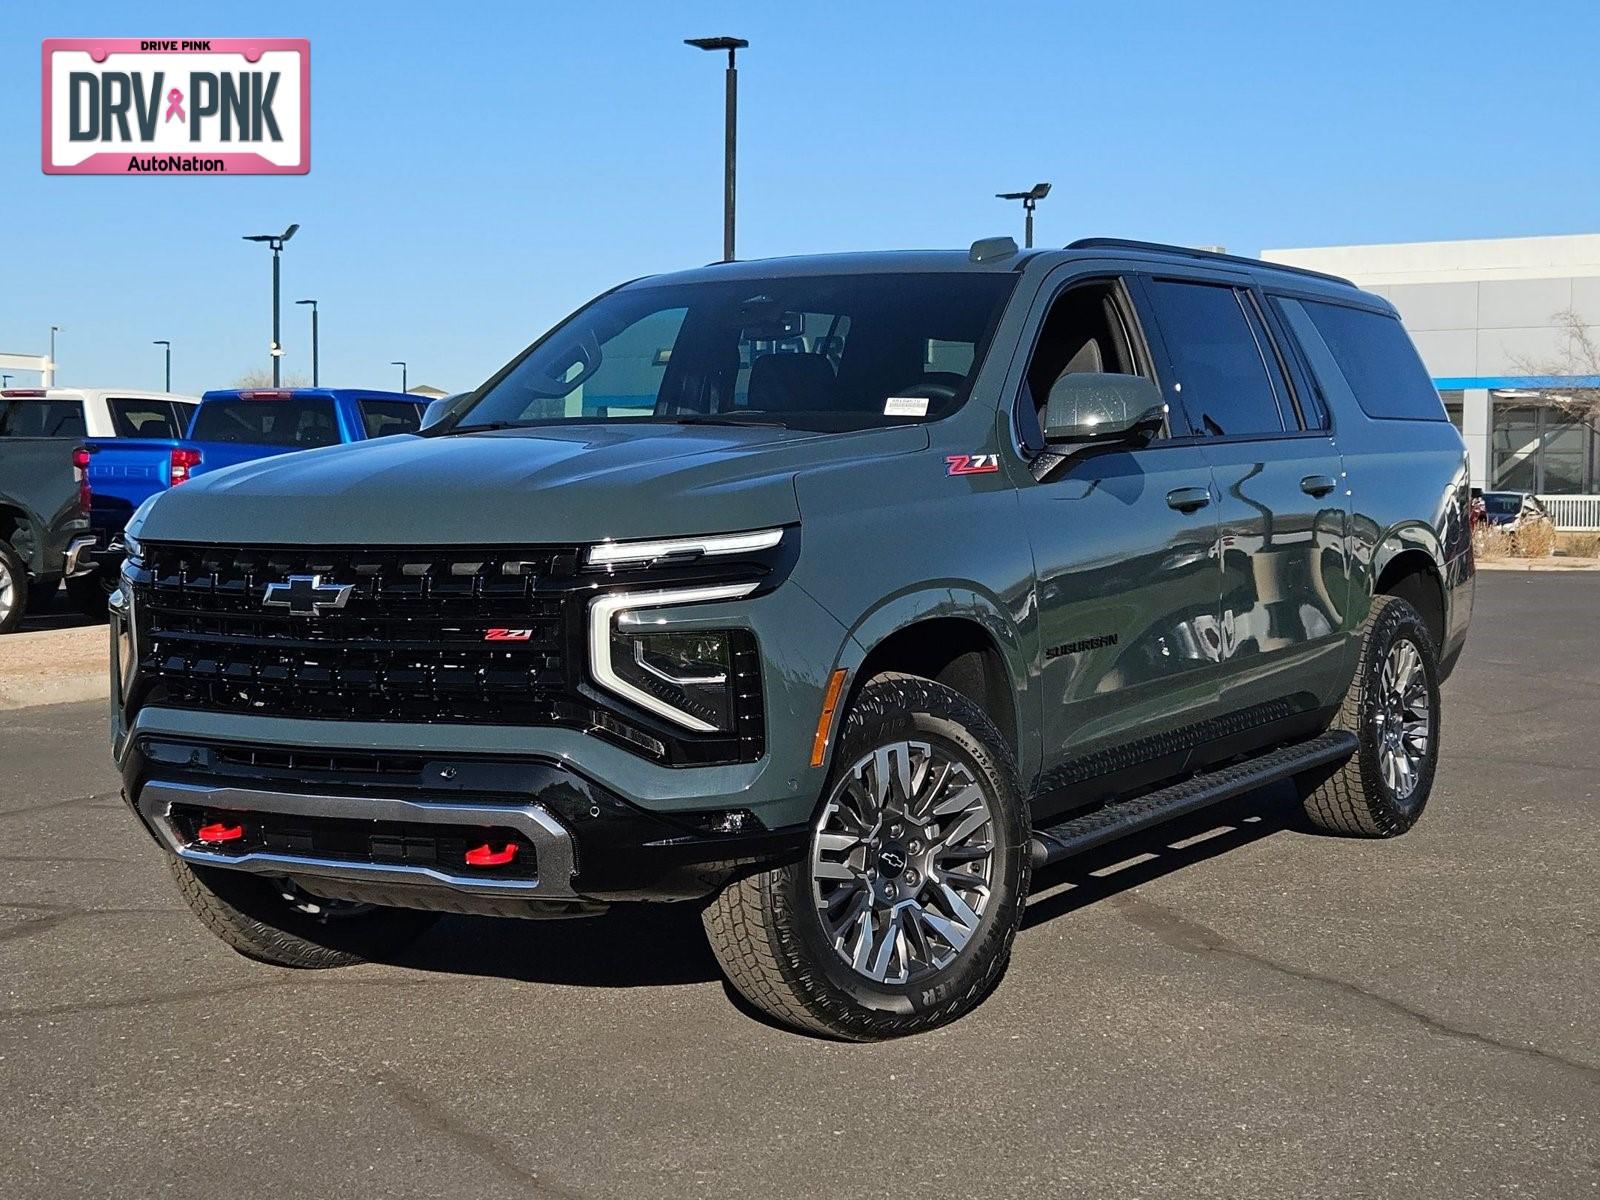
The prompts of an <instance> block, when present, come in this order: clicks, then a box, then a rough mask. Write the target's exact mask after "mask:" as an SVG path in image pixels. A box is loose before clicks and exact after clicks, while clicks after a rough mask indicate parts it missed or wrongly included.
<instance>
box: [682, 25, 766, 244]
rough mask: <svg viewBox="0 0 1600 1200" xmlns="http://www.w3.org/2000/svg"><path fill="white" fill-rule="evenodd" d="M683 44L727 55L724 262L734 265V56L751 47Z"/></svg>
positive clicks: (717, 40)
mask: <svg viewBox="0 0 1600 1200" xmlns="http://www.w3.org/2000/svg"><path fill="white" fill-rule="evenodd" d="M683 41H684V44H685V45H688V46H697V47H699V48H700V49H701V50H726V51H727V52H728V75H727V83H728V98H727V104H726V107H725V112H724V129H723V150H722V173H723V179H722V261H723V262H732V261H733V201H734V193H735V191H736V189H735V186H734V158H735V153H734V151H735V147H736V145H737V144H738V141H739V69H738V67H737V66H735V65H734V61H733V56H734V54H736V53H737V52H738V51H740V50H743V49H744V48H745V47H747V46H748V45H749V44H750V43H749V42H747V41H745V40H744V38H734V37H714V38H684V39H683Z"/></svg>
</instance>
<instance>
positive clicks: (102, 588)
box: [67, 569, 116, 620]
mask: <svg viewBox="0 0 1600 1200" xmlns="http://www.w3.org/2000/svg"><path fill="white" fill-rule="evenodd" d="M115 590H116V583H115V581H114V580H113V579H112V577H111V576H109V575H106V574H105V573H103V572H102V571H100V570H98V569H96V570H93V571H90V572H89V573H88V574H87V575H74V576H73V577H72V578H71V579H69V580H67V599H68V600H70V601H72V607H73V608H75V609H77V610H78V611H79V612H81V613H82V614H83V615H84V616H86V617H91V618H94V619H96V620H103V619H105V617H106V615H107V613H108V612H109V611H110V607H109V602H110V600H111V593H112V592H113V591H115Z"/></svg>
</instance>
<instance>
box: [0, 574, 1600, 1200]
mask: <svg viewBox="0 0 1600 1200" xmlns="http://www.w3.org/2000/svg"><path fill="white" fill-rule="evenodd" d="M1597 604H1600V581H1596V580H1595V579H1594V578H1593V577H1592V576H1585V575H1576V576H1573V575H1555V574H1542V573H1540V574H1498V575H1484V576H1482V577H1480V580H1479V585H1478V608H1477V613H1476V617H1475V621H1474V625H1473V630H1472V636H1471V640H1470V642H1469V644H1468V647H1467V651H1466V654H1465V655H1464V657H1463V658H1462V661H1461V665H1460V667H1459V669H1458V670H1457V672H1456V674H1455V676H1454V677H1453V678H1452V679H1451V680H1450V682H1449V683H1448V685H1447V686H1446V689H1445V711H1444V723H1443V733H1444V750H1443V759H1442V763H1441V767H1440V772H1439V778H1438V783H1437V786H1436V787H1435V790H1434V794H1433V799H1432V802H1431V804H1430V807H1429V811H1428V812H1427V814H1426V815H1425V816H1424V818H1423V820H1422V823H1421V824H1420V825H1419V826H1418V827H1417V829H1416V830H1415V831H1413V832H1412V833H1411V834H1410V835H1408V836H1406V837H1404V838H1401V839H1398V840H1395V841H1390V842H1367V841H1358V840H1347V839H1339V838H1332V837H1326V836H1319V835H1316V834H1313V833H1310V832H1308V831H1306V830H1304V829H1303V828H1302V827H1301V826H1300V824H1299V822H1298V821H1297V820H1296V815H1295V811H1294V805H1293V797H1292V795H1291V794H1289V793H1288V792H1287V791H1286V790H1285V789H1283V788H1277V789H1269V790H1268V791H1265V792H1261V793H1257V794H1255V795H1253V796H1250V797H1247V798H1245V799H1244V800H1242V801H1240V802H1238V803H1235V804H1232V805H1229V806H1227V807H1225V808H1222V809H1218V810H1214V811H1213V812H1212V813H1210V814H1208V815H1206V816H1204V817H1202V818H1199V819H1196V820H1191V821H1189V822H1187V823H1185V824H1183V825H1180V826H1174V827H1169V828H1168V829H1167V830H1165V831H1162V832H1160V833H1158V834H1157V835H1155V836H1153V837H1147V838H1144V839H1142V840H1139V841H1137V842H1133V843H1125V844H1123V845H1122V846H1120V847H1117V848H1115V849H1113V850H1111V851H1108V852H1105V853H1102V854H1100V855H1098V856H1096V857H1095V858H1092V859H1085V860H1080V861H1078V862H1077V863H1075V864H1069V865H1068V868H1067V869H1056V870H1054V871H1052V872H1049V873H1047V874H1044V875H1042V876H1041V877H1039V878H1038V879H1037V881H1036V885H1037V887H1036V895H1035V899H1034V900H1033V902H1032V904H1031V906H1030V911H1029V915H1028V919H1027V923H1026V925H1025V927H1024V929H1023V932H1022V934H1021V936H1020V939H1019V941H1018V944H1017V948H1016V953H1015V956H1014V959H1013V962H1012V965H1011V968H1010V970H1009V972H1008V974H1007V975H1006V977H1005V979H1004V980H1003V981H1002V982H1001V984H1000V986H999V988H998V989H997V991H996V992H995V994H994V995H993V996H992V997H991V998H990V999H989V1001H988V1002H987V1003H986V1004H985V1005H983V1006H982V1007H981V1008H980V1009H978V1010H977V1011H976V1012H975V1013H973V1014H972V1015H970V1016H968V1017H967V1018H965V1019H964V1020H962V1021H960V1022H958V1023H957V1024H955V1025H954V1026H951V1027H949V1028H946V1029H944V1030H940V1031H938V1032H936V1033H933V1034H929V1035H925V1036H922V1037H917V1038H912V1039H909V1040H905V1041H900V1042H896V1043H890V1044H886V1045H876V1046H855V1045H840V1044H833V1043H828V1042H822V1041H817V1040H813V1039H808V1038H803V1037H799V1036H796V1035H794V1034H791V1033H787V1032H784V1031H782V1030H779V1029H776V1028H773V1027H771V1026H769V1025H767V1024H764V1023H763V1022H762V1021H760V1020H758V1019H756V1018H755V1017H754V1016H753V1015H751V1014H750V1013H749V1012H748V1011H746V1010H745V1009H744V1008H742V1007H741V1006H740V1005H738V1004H736V1003H735V1002H734V1001H733V1000H732V999H731V998H730V996H729V994H728V993H727V992H726V990H725V988H724V987H723V985H722V983H721V982H720V980H719V978H718V976H717V972H716V968H715V964H714V962H713V961H712V958H711V956H710V953H709V952H708V950H707V949H706V947H705V943H704V940H703V938H702V936H701V933H700V929H699V923H698V920H697V918H696V917H695V915H694V914H693V913H691V912H689V911H687V910H682V909H671V908H662V909H654V910H632V911H623V910H614V911H613V912H612V913H611V914H608V915H607V916H605V917H602V918H596V919H590V920H580V921H566V922H549V923H533V922H515V921H502V922H495V921H491V920H487V919H466V918H454V919H449V920H446V921H443V922H441V923H440V924H439V925H438V926H437V927H436V928H435V929H434V931H433V932H431V933H430V934H429V935H428V936H427V937H426V939H425V940H424V941H423V942H422V943H421V944H420V945H419V946H418V947H417V948H416V949H415V950H414V951H412V952H411V953H409V954H408V955H407V957H406V958H405V959H404V960H403V961H400V962H397V963H394V964H385V965H371V966H364V967H359V968H353V969H347V970H343V971H336V972H321V973H297V972H291V971H286V970H282V969H277V968H273V967H268V966H263V965H259V964H256V963H253V962H250V961H248V960H246V959H243V958H241V957H239V956H237V955H235V954H234V953H233V952H232V951H230V950H229V949H227V948H226V947H225V946H223V945H222V944H221V943H220V942H218V941H216V940H214V939H213V938H212V937H211V936H210V935H209V934H207V933H206V932H205V931H204V930H203V929H202V928H201V927H200V925H199V924H198V923H197V922H196V921H195V920H194V919H193V918H191V917H190V915H189V914H188V911H187V910H186V909H184V908H183V907H182V905H181V903H180V901H179V899H178V896H177V893H176V891H175V889H174V887H173V886H172V884H171V881H170V879H169V877H168V875H167V873H166V871H165V869H164V867H163V866H162V863H161V860H160V855H159V854H158V852H157V851H156V849H155V847H154V845H153V844H152V843H151V842H150V841H149V839H148V838H147V837H146V836H145V835H144V834H143V833H141V832H140V831H139V829H138V828H137V827H136V826H135V824H134V822H133V820H132V818H131V817H130V816H129V815H128V814H127V813H126V812H125V810H124V809H123V808H122V805H121V801H120V800H119V799H118V798H117V795H116V786H117V780H116V776H115V773H114V772H113V770H112V767H111V763H110V761H109V755H108V752H107V749H106V745H105V728H104V721H103V717H102V714H101V711H100V708H99V706H98V705H93V704H88V705H73V706H61V707H54V708H34V709H28V710H23V711H20V712H13V713H5V714H0V1112H3V1113H4V1114H5V1116H4V1126H5V1130H4V1134H3V1135H0V1194H4V1195H6V1196H10V1197H35V1196H41V1197H42V1196H112V1195H115V1196H122V1197H127V1196H154V1195H175V1196H206V1197H217V1196H248V1197H256V1196H260V1197H273V1198H274V1200H281V1198H283V1197H289V1196H421V1195H429V1196H437V1195H442V1194H447V1193H449V1194H460V1195H467V1196H473V1197H490V1196H521V1197H530V1196H532V1197H538V1196H551V1197H573V1196H676V1195H693V1196H709V1197H719V1196H750V1195H756V1196H788V1195H805V1196H823V1195H839V1196H843V1195H869V1194H870V1195H899V1194H911V1193H914V1192H915V1193H928V1194H936V1195H947V1196H969V1195H970V1196H985V1197H1003V1196H1041V1195H1044V1196H1053V1195H1082V1196H1096V1197H1101V1196H1149V1197H1156V1196H1183V1197H1207V1196H1217V1197H1229V1198H1237V1197H1248V1196H1298V1197H1304V1196H1340V1197H1353V1196H1384V1197H1398V1196H1405V1197H1435V1196H1437V1197H1452V1198H1458V1197H1464V1196H1530V1197H1562V1196H1587V1195H1594V1194H1596V1192H1597V1191H1600V832H1597V821H1596V813H1597V806H1596V798H1595V793H1596V779H1597V776H1600V729H1597V726H1596V722H1595V714H1596V712H1597V711H1600V705H1597V701H1600V625H1597V624H1596V622H1595V620H1594V615H1593V614H1594V612H1595V610H1596V607H1597Z"/></svg>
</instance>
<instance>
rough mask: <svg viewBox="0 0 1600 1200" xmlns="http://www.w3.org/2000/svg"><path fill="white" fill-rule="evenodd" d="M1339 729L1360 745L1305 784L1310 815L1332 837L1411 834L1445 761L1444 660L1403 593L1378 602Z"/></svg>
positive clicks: (1365, 633) (1363, 635)
mask: <svg viewBox="0 0 1600 1200" xmlns="http://www.w3.org/2000/svg"><path fill="white" fill-rule="evenodd" d="M1334 728H1336V729H1347V730H1349V731H1350V732H1351V733H1353V734H1355V735H1356V740H1357V743H1358V748H1357V750H1356V753H1355V755H1354V756H1353V757H1351V759H1350V760H1349V761H1348V762H1346V763H1344V764H1343V765H1342V766H1340V767H1339V768H1338V769H1337V770H1335V771H1333V772H1331V773H1325V774H1322V775H1319V776H1313V777H1308V778H1304V779H1302V780H1301V794H1302V796H1303V798H1304V802H1305V811H1306V815H1307V816H1308V817H1309V818H1310V819H1311V821H1312V823H1313V824H1315V825H1316V826H1318V827H1319V828H1321V829H1326V830H1328V831H1329V832H1330V833H1344V834H1354V835H1357V836H1362V837H1395V836H1397V835H1399V834H1402V833H1404V832H1406V830H1408V829H1410V828H1411V827H1412V826H1413V825H1415V824H1416V823H1417V819H1418V818H1419V817H1420V816H1421V815H1422V810H1423V808H1424V807H1425V806H1426V805H1427V803H1428V794H1429V792H1430V791H1432V789H1433V776H1434V770H1435V768H1436V767H1437V765H1438V761H1439V658H1438V651H1437V650H1436V649H1435V648H1434V645H1433V637H1432V635H1431V634H1430V633H1429V631H1428V626H1427V623H1426V622H1425V621H1424V620H1423V619H1422V616H1421V614H1419V613H1418V612H1417V610H1416V609H1415V608H1413V607H1411V605H1410V604H1408V603H1407V602H1406V601H1405V600H1402V599H1401V598H1400V597H1398V596H1375V597H1374V598H1373V601H1372V611H1371V612H1370V613H1369V614H1368V615H1367V622H1366V624H1365V625H1364V626H1363V627H1362V632H1361V645H1360V650H1359V659H1358V661H1357V664H1356V674H1355V678H1354V679H1353V680H1352V681H1351V683H1350V691H1349V692H1348V693H1347V694H1346V696H1345V701H1344V705H1343V707H1342V708H1341V709H1340V711H1339V717H1338V719H1337V720H1336V721H1335V723H1334Z"/></svg>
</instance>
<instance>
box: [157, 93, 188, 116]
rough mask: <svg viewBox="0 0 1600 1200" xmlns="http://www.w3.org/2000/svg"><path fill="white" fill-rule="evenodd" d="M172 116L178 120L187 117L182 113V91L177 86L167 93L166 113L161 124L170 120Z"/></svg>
mask: <svg viewBox="0 0 1600 1200" xmlns="http://www.w3.org/2000/svg"><path fill="white" fill-rule="evenodd" d="M173 117H177V118H178V120H180V121H187V120H188V119H189V118H188V117H186V116H184V115H183V93H182V92H180V91H179V90H178V89H177V88H173V89H172V90H171V91H170V92H168V93H167V115H166V118H165V119H164V120H163V121H162V124H165V123H166V122H167V121H170V120H172V118H173Z"/></svg>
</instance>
